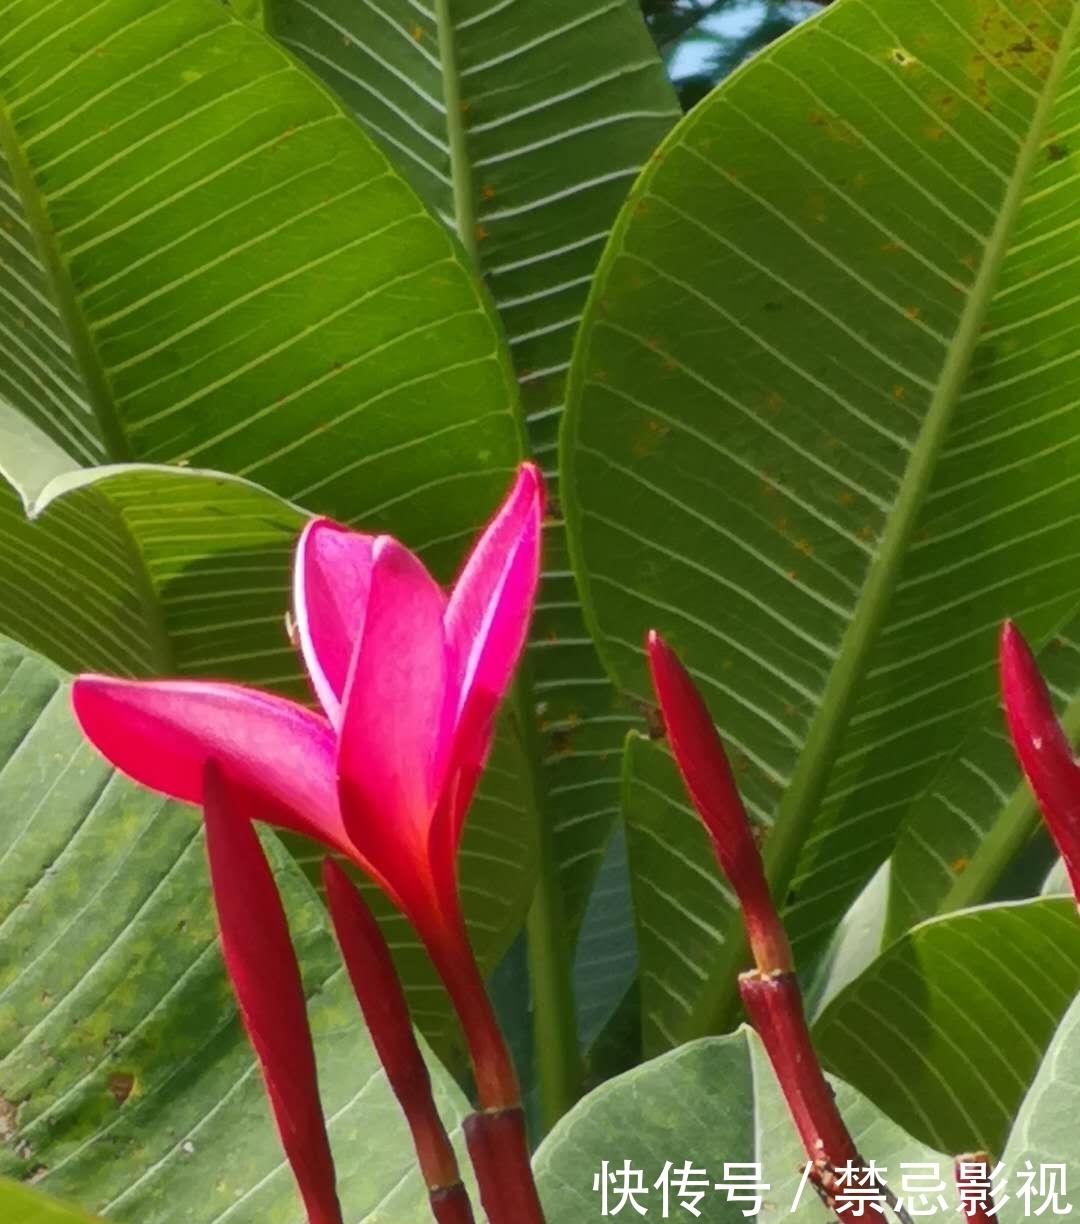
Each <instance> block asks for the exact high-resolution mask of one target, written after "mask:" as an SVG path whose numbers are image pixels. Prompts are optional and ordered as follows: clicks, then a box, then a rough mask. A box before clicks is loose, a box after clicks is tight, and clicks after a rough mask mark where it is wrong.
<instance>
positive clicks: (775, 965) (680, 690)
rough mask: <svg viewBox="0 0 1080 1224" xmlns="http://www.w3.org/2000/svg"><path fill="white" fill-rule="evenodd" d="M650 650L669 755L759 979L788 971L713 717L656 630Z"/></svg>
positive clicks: (786, 951) (778, 925)
mask: <svg viewBox="0 0 1080 1224" xmlns="http://www.w3.org/2000/svg"><path fill="white" fill-rule="evenodd" d="M647 649H648V654H649V667H650V670H651V671H652V680H653V688H654V689H655V690H656V697H657V700H658V701H659V703H660V710H661V712H662V713H663V716H664V726H665V729H666V731H667V737H668V741H669V743H670V744H671V751H672V753H673V754H674V756H675V762H676V764H677V765H678V767H679V772H680V773H681V774H682V778H683V782H684V783H685V784H686V789H687V791H688V792H689V795H690V798H691V799H692V800H693V803H694V807H695V808H697V810H698V813H699V814H700V816H701V819H702V821H703V822H704V825H705V828H706V829H707V830H708V833H709V838H710V840H711V841H712V845H713V850H714V851H715V853H716V857H717V859H718V860H719V863H720V867H721V870H722V871H723V873H724V875H726V876H727V878H728V881H729V882H730V884H731V887H732V888H733V889H734V890H735V893H736V895H737V896H738V898H739V904H740V906H741V907H742V912H743V919H744V921H745V923H746V934H747V938H748V939H749V941H750V950H751V951H752V952H753V954H754V960H755V962H756V964H757V967H758V969H760V970H761V972H762V973H774V972H776V971H778V970H783V971H787V970H790V969H791V968H792V962H791V948H790V946H789V944H788V940H787V935H786V934H785V933H784V926H783V923H782V922H781V921H780V915H779V914H778V913H777V912H776V906H775V905H773V901H772V897H771V895H770V893H769V885H768V882H767V881H766V879H765V869H764V867H763V866H762V863H761V854H760V853H759V852H758V848H757V843H756V842H755V841H754V835H753V831H752V829H751V825H750V818H749V817H748V816H747V814H746V808H745V807H743V802H742V800H741V799H740V798H739V792H738V788H737V787H736V785H735V779H734V777H733V776H732V773H731V766H730V765H729V764H728V759H727V755H726V754H725V752H724V745H723V743H722V742H721V740H720V736H719V735H717V733H716V727H715V726H714V724H713V720H712V715H711V714H710V713H709V710H708V707H707V706H706V705H705V702H704V700H703V698H702V696H701V694H700V693H699V692H698V690H697V688H696V687H695V685H694V682H693V680H692V679H691V678H690V673H689V672H688V671H687V670H686V668H685V667H684V666H683V665H682V663H681V662H680V661H679V657H678V655H676V654H675V652H674V651H673V650H672V649H671V648H670V647H669V646H668V645H667V643H666V642H665V641H664V640H663V638H661V636H660V635H659V634H658V633H657V632H656V631H655V630H650V632H649V635H648V638H647Z"/></svg>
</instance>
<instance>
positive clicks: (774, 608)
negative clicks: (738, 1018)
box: [563, 0, 1080, 1040]
mask: <svg viewBox="0 0 1080 1224" xmlns="http://www.w3.org/2000/svg"><path fill="white" fill-rule="evenodd" d="M1078 24H1080V6H1078V5H1076V4H1075V3H1074V2H1073V0H1047V2H1045V3H1035V2H1033V0H1002V2H1001V3H998V2H997V0H994V3H993V4H991V3H988V2H987V0H958V2H957V3H955V4H949V5H948V6H941V5H936V4H935V5H929V6H926V5H920V6H917V7H916V6H912V5H910V4H908V3H907V2H906V0H876V2H875V3H868V2H867V0H838V2H837V3H835V4H833V5H830V6H829V7H828V9H826V10H825V11H823V12H822V14H821V15H820V16H818V17H817V18H815V19H813V20H812V21H810V22H808V23H806V24H805V25H804V26H802V27H801V28H800V29H799V30H798V31H796V32H795V33H793V34H792V35H790V36H788V37H787V38H785V39H783V40H781V41H780V42H778V43H776V44H775V45H774V46H772V47H770V48H769V49H768V50H766V51H764V52H762V54H761V55H759V56H758V57H756V58H755V59H754V60H753V61H752V62H751V63H750V64H749V65H747V66H746V67H745V68H744V69H743V70H742V71H741V72H739V73H737V74H736V75H735V76H734V77H732V78H731V79H730V81H728V82H727V83H725V84H724V85H723V86H722V87H721V88H720V89H719V90H718V91H717V92H716V93H715V94H714V95H713V96H712V98H711V99H710V100H708V101H706V102H705V103H703V104H702V105H701V106H699V107H698V108H697V109H696V110H695V111H694V112H692V113H691V114H690V115H689V116H688V117H687V119H686V120H684V121H683V123H682V125H680V127H679V128H678V129H677V130H676V131H675V132H674V133H673V134H672V136H671V137H670V138H669V139H668V140H667V141H666V142H665V144H664V145H663V146H662V148H661V150H660V152H659V154H658V156H657V158H656V159H655V161H654V163H653V164H652V166H651V167H650V168H649V170H648V171H647V172H646V173H645V174H644V175H643V176H642V178H641V180H640V181H639V183H638V184H637V186H636V188H635V191H634V193H633V196H632V198H631V200H630V201H629V202H628V204H627V206H626V208H625V210H624V212H623V214H622V216H621V219H620V221H619V223H618V225H617V227H616V230H615V233H614V235H613V237H612V241H611V243H610V245H609V248H608V251H607V253H606V255H605V257H604V260H603V261H602V268H601V272H600V274H599V277H598V280H597V284H596V286H595V289H594V292H593V294H592V297H591V300H590V305H589V308H588V311H587V314H586V318H585V322H584V324H583V329H582V332H581V338H580V343H579V345H578V348H577V351H576V356H575V361H574V368H573V371H572V374H571V392H570V407H569V410H568V416H567V421H566V428H565V430H564V435H563V437H564V459H565V465H566V472H567V477H568V484H567V486H566V487H565V488H564V501H565V503H566V508H567V512H568V515H569V522H570V525H571V529H572V541H573V544H574V549H575V554H576V557H575V561H576V568H577V570H578V573H579V576H580V578H581V580H582V582H583V584H584V591H585V596H586V609H587V612H588V614H589V616H590V619H591V621H592V623H593V625H594V628H595V630H596V634H597V639H598V642H599V644H600V647H601V650H602V653H603V655H604V657H605V659H606V661H607V663H608V665H609V668H610V670H611V672H612V674H613V675H614V676H615V678H616V679H617V681H618V682H619V683H620V685H621V686H622V687H623V688H624V689H626V690H627V691H628V692H629V693H631V694H634V695H637V696H638V697H639V698H641V699H642V700H646V699H647V696H648V684H647V680H646V677H645V673H644V668H643V665H642V656H641V649H640V643H641V640H642V636H643V633H644V630H645V629H646V628H647V627H648V626H650V625H656V626H658V627H659V628H661V629H663V630H664V631H665V632H666V633H667V634H668V635H669V636H670V638H671V640H672V641H673V643H674V644H675V645H676V646H677V647H678V648H679V649H680V650H681V651H682V652H683V653H684V655H685V657H686V659H687V662H688V664H689V666H690V668H691V670H692V671H693V673H694V674H695V676H696V677H697V679H698V680H699V681H700V683H701V685H702V687H703V689H704V691H705V694H706V697H707V699H708V700H709V702H710V705H711V707H712V709H713V712H714V715H715V716H716V717H717V719H718V723H719V725H720V727H721V729H722V731H723V732H724V734H725V736H726V738H727V740H728V742H729V743H730V744H731V746H732V748H733V750H734V754H735V756H736V757H737V759H738V761H739V762H740V770H739V780H740V784H741V786H742V788H743V790H744V793H745V795H746V797H747V800H748V802H749V804H750V806H751V808H752V809H753V811H754V812H755V813H756V814H757V815H758V816H759V817H761V818H763V819H764V820H765V821H768V822H771V824H772V828H771V832H770V834H769V836H768V838H767V839H766V842H765V855H766V859H767V864H768V868H769V872H770V877H771V879H772V881H773V884H774V886H775V888H776V890H777V891H778V893H779V894H780V895H781V896H782V897H785V898H787V899H788V901H789V902H790V903H789V905H788V908H787V913H788V919H789V923H790V927H791V930H792V933H793V935H794V937H795V942H796V946H797V950H798V954H799V956H800V963H802V964H803V965H806V963H807V960H808V958H810V957H812V956H813V955H815V954H816V953H818V952H820V950H821V948H822V946H823V944H824V942H825V940H826V939H827V937H828V935H829V933H830V932H831V930H832V929H833V928H834V927H835V925H836V922H837V920H838V919H839V917H840V915H841V914H842V913H843V912H844V909H845V908H846V906H847V905H848V904H849V903H850V901H851V900H852V899H853V898H854V897H855V896H856V895H857V893H858V891H859V890H860V889H861V888H862V886H863V885H864V884H865V882H866V881H867V880H868V879H869V877H870V875H871V874H872V873H873V871H874V870H875V869H876V868H877V867H878V865H879V864H880V863H881V861H882V860H883V859H884V858H885V857H886V856H887V855H888V853H889V851H890V849H891V846H892V843H893V840H894V838H895V835H896V831H897V829H898V827H899V825H900V823H901V821H902V820H903V819H904V817H905V816H906V815H907V814H908V813H909V812H910V811H911V810H912V809H913V807H914V805H915V804H917V803H918V802H919V801H920V800H921V799H922V797H923V796H925V795H926V794H928V793H930V792H931V791H932V790H933V788H934V786H935V784H936V781H937V779H938V778H939V777H940V776H941V775H942V773H943V771H944V770H945V769H947V767H948V765H949V763H950V762H951V761H952V760H953V759H954V758H955V757H956V756H957V755H958V754H959V753H960V752H961V751H963V748H964V745H965V741H966V737H967V736H968V735H969V734H974V733H977V732H978V729H979V728H980V726H981V725H982V723H983V721H984V720H985V719H987V718H988V717H989V716H990V712H991V711H992V709H993V706H994V703H995V700H996V683H995V674H994V672H995V669H994V654H995V642H994V637H995V630H996V626H997V624H998V623H999V622H1000V621H1001V619H1002V618H1004V617H1005V616H1006V615H1008V614H1012V615H1018V616H1019V617H1020V619H1021V622H1022V626H1023V627H1024V629H1025V630H1026V631H1027V632H1028V633H1029V635H1030V636H1031V637H1032V638H1033V639H1034V640H1035V641H1036V643H1037V644H1040V645H1041V644H1042V643H1043V642H1045V641H1046V640H1047V639H1048V638H1050V637H1051V636H1052V635H1053V634H1054V632H1055V631H1056V630H1057V629H1058V627H1059V626H1061V625H1063V624H1065V623H1067V622H1068V621H1069V619H1070V617H1071V615H1072V614H1073V613H1074V611H1075V609H1076V607H1077V604H1078V599H1080V569H1078V568H1077V566H1076V564H1075V557H1074V553H1075V544H1074V539H1073V537H1074V531H1073V523H1074V520H1075V515H1076V512H1075V504H1074V503H1075V491H1074V483H1073V482H1074V479H1075V476H1074V474H1075V472H1076V470H1077V459H1078V452H1080V402H1078V401H1077V399H1076V397H1075V394H1074V390H1073V386H1072V380H1073V378H1074V377H1075V373H1074V372H1075V368H1076V366H1075V363H1076V361H1077V358H1076V355H1075V352H1076V350H1075V346H1074V345H1073V344H1072V342H1071V336H1072V335H1073V331H1074V329H1075V328H1076V326H1077V320H1078V318H1080V316H1078V314H1077V310H1076V307H1075V304H1074V301H1073V299H1074V295H1073V293H1072V291H1071V284H1072V274H1071V268H1070V263H1069V260H1070V255H1069V251H1070V249H1071V248H1070V247H1069V245H1068V243H1069V239H1068V233H1069V229H1068V224H1069V220H1070V218H1071V217H1072V215H1073V214H1074V213H1075V212H1076V211H1077V209H1078V208H1080V194H1078V193H1077V191H1076V188H1075V178H1074V167H1073V165H1072V161H1073V155H1072V153H1071V150H1070V146H1069V143H1068V140H1067V139H1063V138H1062V136H1061V134H1062V133H1066V132H1069V131H1071V130H1072V128H1073V127H1074V126H1075V123H1076V117H1075V112H1076V109H1077V107H1078V106H1080V92H1078V91H1076V90H1075V89H1074V88H1073V84H1074V77H1075V75H1076V73H1077V72H1078V71H1080V60H1078V59H1077V57H1076V56H1075V55H1074V44H1075V38H1076V32H1077V26H1078ZM672 802H676V803H677V802H681V799H679V800H676V799H673V800H672ZM656 854H657V855H666V854H667V852H666V851H665V850H664V848H663V847H658V848H657V850H656ZM667 857H668V858H670V857H671V856H670V855H667ZM634 869H635V871H638V872H641V873H643V874H644V875H645V877H646V878H654V876H655V874H656V872H657V870H658V869H657V867H656V865H655V863H654V861H653V859H652V858H651V857H650V858H647V859H646V860H645V861H640V860H638V861H637V862H635V867H634ZM789 889H791V890H792V892H791V893H790V895H789ZM725 931H726V933H727V934H730V932H731V926H730V923H726V924H725ZM728 947H729V949H730V951H729V954H728V955H727V957H726V959H725V960H724V961H723V963H718V964H714V965H712V966H709V967H708V968H707V969H706V970H705V971H704V972H703V973H701V974H699V981H698V983H697V984H696V985H695V986H694V988H693V991H692V992H691V994H690V995H689V996H688V997H687V999H686V1005H687V1006H686V1009H685V1012H686V1014H685V1018H684V1020H683V1021H682V1022H681V1023H680V1024H679V1026H678V1027H677V1028H676V1029H675V1030H674V1031H673V1032H672V1033H671V1034H670V1039H671V1040H680V1039H683V1038H685V1037H687V1036H690V1035H693V1034H695V1033H701V1032H705V1031H709V1030H710V1029H712V1028H714V1027H715V1026H717V1025H718V1024H721V1023H724V1022H725V1021H726V1020H727V1018H728V1017H729V1016H730V1013H731V1002H732V999H733V995H734V970H735V969H736V968H737V964H738V959H739V958H738V947H739V942H738V940H735V939H730V938H729V939H728ZM650 968H652V966H650V965H648V964H646V965H644V966H643V970H644V971H645V972H648V971H649V970H650Z"/></svg>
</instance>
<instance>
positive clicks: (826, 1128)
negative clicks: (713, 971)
mask: <svg viewBox="0 0 1080 1224" xmlns="http://www.w3.org/2000/svg"><path fill="white" fill-rule="evenodd" d="M739 993H740V994H741V995H742V1000H743V1004H744V1006H745V1007H746V1014H747V1016H748V1017H749V1019H750V1023H751V1024H752V1025H753V1026H754V1028H755V1029H756V1030H757V1033H758V1036H759V1037H760V1038H761V1042H762V1045H764V1047H765V1052H766V1053H767V1054H768V1056H769V1061H770V1062H771V1063H772V1067H773V1071H774V1072H775V1073H776V1078H777V1081H778V1082H779V1084H780V1089H781V1091H782V1092H783V1094H784V1099H785V1100H786V1101H787V1106H788V1111H789V1112H790V1114H791V1117H792V1119H793V1121H794V1122H795V1127H796V1129H797V1130H798V1132H799V1138H800V1139H801V1140H802V1143H803V1148H804V1149H805V1151H806V1155H807V1157H808V1158H809V1159H810V1160H812V1161H813V1162H814V1166H815V1169H816V1170H817V1176H816V1177H815V1182H816V1184H817V1185H818V1186H819V1188H820V1189H821V1190H822V1191H824V1192H825V1195H826V1199H827V1201H830V1206H831V1205H832V1203H831V1199H832V1198H833V1191H834V1190H835V1188H836V1182H835V1170H836V1169H839V1168H842V1167H843V1166H844V1165H846V1164H848V1163H849V1162H851V1163H853V1164H858V1163H859V1154H858V1150H857V1149H856V1147H855V1142H854V1140H853V1139H852V1138H851V1135H850V1134H849V1133H848V1129H847V1126H846V1125H845V1124H844V1120H843V1118H841V1116H840V1111H839V1110H838V1109H837V1107H836V1099H835V1098H834V1096H833V1091H832V1089H831V1088H830V1087H829V1084H828V1081H827V1080H826V1079H825V1074H824V1072H823V1071H822V1070H821V1064H820V1063H819V1062H818V1058H817V1054H816V1053H815V1051H814V1047H813V1044H812V1043H811V1041H810V1030H809V1029H808V1027H807V1024H806V1015H805V1013H804V1012H803V1005H802V994H801V993H800V991H799V983H798V979H797V978H796V976H795V974H794V973H772V974H763V973H760V972H751V973H744V974H743V975H742V976H741V977H740V978H739Z"/></svg>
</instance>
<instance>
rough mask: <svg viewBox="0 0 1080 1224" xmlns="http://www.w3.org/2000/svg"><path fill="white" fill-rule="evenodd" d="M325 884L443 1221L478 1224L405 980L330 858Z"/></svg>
mask: <svg viewBox="0 0 1080 1224" xmlns="http://www.w3.org/2000/svg"><path fill="white" fill-rule="evenodd" d="M323 884H324V885H325V887H326V897H327V901H328V903H329V907H330V916H331V918H332V919H333V923H334V931H335V932H336V934H337V939H338V945H339V947H340V948H341V955H342V959H343V960H344V962H345V968H346V971H347V972H348V974H349V981H350V982H352V987H353V991H354V992H355V994H356V998H357V1001H358V1002H359V1004H360V1010H361V1011H362V1012H363V1014H364V1021H365V1022H366V1024H367V1027H368V1032H369V1033H370V1034H371V1040H372V1042H373V1043H374V1045H375V1050H376V1053H377V1054H378V1055H379V1061H380V1062H381V1063H382V1065H383V1068H384V1070H385V1071H386V1078H387V1079H388V1080H389V1081H390V1087H391V1088H392V1089H393V1090H394V1095H395V1096H396V1097H397V1099H398V1102H399V1104H400V1105H401V1108H402V1111H403V1112H404V1114H405V1119H406V1121H407V1122H408V1124H409V1129H410V1131H411V1132H412V1137H413V1144H414V1146H415V1148H416V1156H417V1160H418V1161H419V1164H420V1172H421V1174H422V1176H423V1178H424V1183H425V1184H426V1185H427V1187H428V1191H429V1194H430V1199H431V1210H432V1214H433V1215H434V1216H435V1219H436V1220H438V1221H440V1224H456V1222H459V1221H460V1222H461V1224H466V1222H471V1221H472V1218H473V1217H472V1208H471V1207H470V1205H469V1198H468V1195H467V1193H466V1191H465V1188H464V1186H463V1185H462V1183H461V1173H460V1171H459V1169H458V1163H457V1157H456V1156H455V1155H454V1149H453V1147H452V1146H451V1144H450V1139H449V1136H448V1135H447V1133H446V1128H445V1127H444V1126H443V1123H442V1119H441V1118H440V1117H439V1111H438V1109H437V1108H436V1106H435V1099H434V1097H433V1095H432V1091H431V1077H430V1076H429V1074H428V1069H427V1066H426V1064H425V1063H424V1059H423V1055H421V1053H420V1047H419V1046H418V1045H417V1043H416V1037H415V1035H414V1033H413V1028H412V1022H411V1020H410V1018H409V1008H408V1004H407V1003H406V1002H405V994H404V992H403V990H402V989H401V981H400V979H399V978H398V974H397V970H396V969H395V967H394V962H393V959H392V958H391V956H390V949H389V948H388V947H387V945H386V940H385V939H384V937H383V933H382V931H381V930H380V929H379V924H378V923H377V922H376V921H375V918H374V915H373V914H372V913H371V910H370V909H368V907H367V904H366V903H365V901H364V899H363V897H361V895H360V893H359V891H358V889H357V888H356V886H355V885H354V884H353V882H352V881H351V880H350V879H349V877H348V876H347V875H346V874H345V871H344V870H343V869H342V868H341V867H340V866H339V865H338V864H337V863H336V862H334V860H333V859H330V858H327V859H324V860H323Z"/></svg>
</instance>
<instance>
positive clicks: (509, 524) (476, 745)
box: [446, 463, 544, 845]
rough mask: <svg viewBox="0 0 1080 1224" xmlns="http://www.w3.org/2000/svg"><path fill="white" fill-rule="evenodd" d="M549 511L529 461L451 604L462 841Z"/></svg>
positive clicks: (528, 607) (523, 622) (456, 833)
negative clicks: (464, 826) (545, 511)
mask: <svg viewBox="0 0 1080 1224" xmlns="http://www.w3.org/2000/svg"><path fill="white" fill-rule="evenodd" d="M543 517H544V483H543V477H542V476H541V474H540V470H539V469H538V468H537V467H536V466H535V465H534V464H532V463H524V464H522V465H521V467H520V469H519V470H518V475H517V479H516V480H515V482H514V486H513V488H512V489H511V490H510V492H509V494H508V495H507V497H506V500H505V501H504V502H503V504H502V506H501V507H500V508H499V510H498V512H497V513H496V515H495V517H494V518H493V519H492V521H491V523H490V524H489V525H488V527H487V528H486V529H485V531H484V533H483V535H481V537H480V539H479V540H478V541H477V543H476V546H475V547H474V548H473V551H472V553H471V555H470V556H469V559H468V561H467V562H466V563H465V567H464V569H463V570H462V571H461V576H460V577H459V578H458V580H457V583H456V584H455V586H454V590H453V594H452V595H451V597H450V602H449V604H448V605H447V609H446V637H447V642H448V645H449V648H450V652H451V659H452V660H454V662H455V665H456V668H457V687H458V717H457V734H456V737H455V741H456V742H455V744H454V767H455V770H457V771H458V773H459V777H458V784H457V785H458V793H457V796H456V798H455V802H454V803H453V805H452V816H451V820H452V830H451V837H452V840H453V842H454V844H455V845H456V844H457V841H458V840H459V839H460V835H461V828H462V825H463V823H464V818H465V813H466V811H467V810H468V806H469V802H470V801H471V799H472V795H473V791H474V790H475V788H476V783H477V781H478V780H479V777H480V773H481V771H482V769H483V766H484V762H485V760H486V759H487V754H488V751H489V749H490V747H491V738H492V735H493V732H494V723H495V713H496V710H497V708H498V705H499V702H500V701H501V700H502V698H503V697H504V696H505V694H506V690H507V688H508V687H509V684H510V680H511V678H512V676H513V674H514V669H515V667H516V666H517V663H518V660H519V658H520V657H521V651H522V649H523V647H524V645H525V638H526V636H527V634H528V630H529V620H530V617H531V616H532V609H533V604H534V602H535V600H536V588H537V585H538V583H539V580H540V544H541V535H542V523H543Z"/></svg>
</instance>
